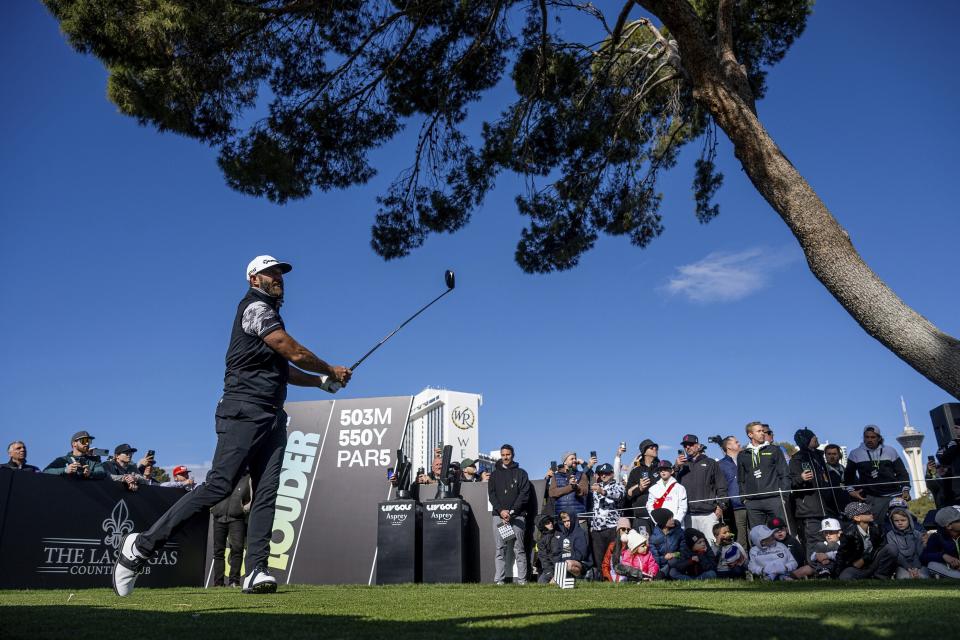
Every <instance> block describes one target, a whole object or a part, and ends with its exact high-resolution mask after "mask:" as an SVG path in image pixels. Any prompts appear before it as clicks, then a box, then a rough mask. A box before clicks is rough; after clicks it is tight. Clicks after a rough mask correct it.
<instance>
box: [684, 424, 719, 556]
mask: <svg viewBox="0 0 960 640" xmlns="http://www.w3.org/2000/svg"><path fill="white" fill-rule="evenodd" d="M681 444H682V445H683V451H684V455H681V456H677V481H678V482H679V483H680V484H681V485H683V488H684V489H686V491H687V505H688V511H687V520H686V522H684V525H685V528H687V529H691V528H692V529H695V530H698V531H701V532H703V535H704V537H706V539H707V546H712V545H713V544H714V542H715V541H714V539H713V525H715V524H716V523H717V522H719V521H720V518H721V516H723V510H724V508H725V507H726V506H727V499H726V498H727V479H726V478H725V477H724V475H723V471H721V470H720V465H719V464H717V461H716V460H714V459H713V458H709V457H707V455H706V454H705V453H704V450H705V447H703V446H701V445H700V441H699V439H698V438H697V436H695V435H693V434H692V433H690V434H687V435H685V436H684V437H683V441H682V442H681ZM687 525H689V526H687Z"/></svg>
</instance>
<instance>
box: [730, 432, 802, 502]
mask: <svg viewBox="0 0 960 640" xmlns="http://www.w3.org/2000/svg"><path fill="white" fill-rule="evenodd" d="M737 482H738V483H739V485H740V493H741V494H743V495H751V494H756V493H766V494H769V495H765V496H764V495H760V496H757V495H754V496H753V497H752V498H744V500H745V501H746V500H751V499H759V498H769V497H771V496H773V495H776V494H777V492H778V491H789V490H790V471H789V469H788V468H787V460H786V458H784V457H783V451H781V450H780V447H778V446H777V445H775V444H765V445H763V446H762V447H760V448H759V449H754V448H753V446H752V445H751V446H749V447H746V448H745V449H743V450H741V451H740V453H738V454H737Z"/></svg>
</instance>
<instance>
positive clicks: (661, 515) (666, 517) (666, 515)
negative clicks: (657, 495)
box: [650, 507, 673, 529]
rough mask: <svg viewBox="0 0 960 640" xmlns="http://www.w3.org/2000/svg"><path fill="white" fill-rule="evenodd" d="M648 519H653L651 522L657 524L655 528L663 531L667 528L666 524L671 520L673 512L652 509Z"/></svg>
mask: <svg viewBox="0 0 960 640" xmlns="http://www.w3.org/2000/svg"><path fill="white" fill-rule="evenodd" d="M650 517H651V518H653V521H654V522H655V523H657V526H658V527H660V528H661V529H663V528H664V527H665V526H667V523H668V522H670V519H671V518H673V511H670V509H666V508H664V507H660V508H659V509H654V510H653V511H651V512H650Z"/></svg>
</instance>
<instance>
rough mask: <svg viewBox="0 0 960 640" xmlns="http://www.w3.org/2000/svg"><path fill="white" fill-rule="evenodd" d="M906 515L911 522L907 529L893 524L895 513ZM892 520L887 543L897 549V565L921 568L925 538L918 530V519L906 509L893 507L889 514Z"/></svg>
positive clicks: (906, 567) (889, 518) (888, 516)
mask: <svg viewBox="0 0 960 640" xmlns="http://www.w3.org/2000/svg"><path fill="white" fill-rule="evenodd" d="M894 514H901V515H906V517H907V519H908V521H909V524H908V525H907V528H906V530H905V531H901V530H900V529H897V528H896V527H895V526H893V517H892V516H893V515H894ZM887 519H888V520H889V521H890V531H889V533H887V544H892V545H893V546H894V548H895V549H896V550H897V566H898V567H903V568H904V569H919V568H920V567H922V566H923V562H921V560H920V558H921V556H922V555H923V538H922V537H921V534H920V533H919V532H918V531H917V530H916V528H915V527H914V524H915V522H916V519H915V518H914V517H913V514H912V513H910V512H909V511H908V510H906V509H891V510H890V513H889V514H887Z"/></svg>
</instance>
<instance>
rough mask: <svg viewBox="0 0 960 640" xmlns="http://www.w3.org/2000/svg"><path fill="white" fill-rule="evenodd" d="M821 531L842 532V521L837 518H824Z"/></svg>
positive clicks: (821, 522)
mask: <svg viewBox="0 0 960 640" xmlns="http://www.w3.org/2000/svg"><path fill="white" fill-rule="evenodd" d="M820 531H840V521H839V520H837V519H836V518H824V519H823V520H821V521H820Z"/></svg>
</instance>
